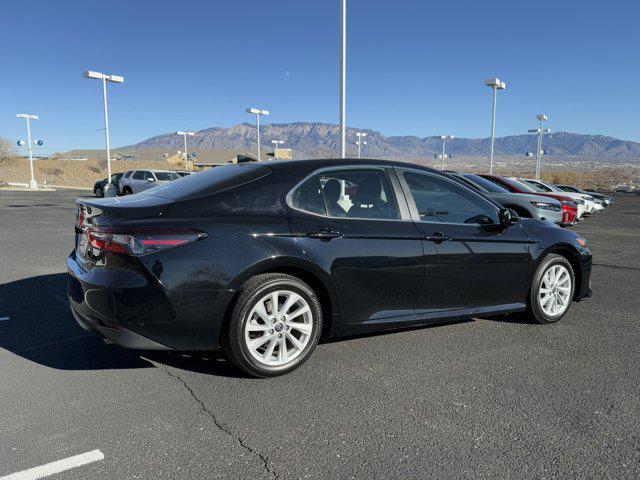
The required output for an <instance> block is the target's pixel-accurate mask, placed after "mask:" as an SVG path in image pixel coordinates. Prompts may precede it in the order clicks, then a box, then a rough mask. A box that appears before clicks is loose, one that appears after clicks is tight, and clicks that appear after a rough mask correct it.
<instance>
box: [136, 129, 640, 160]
mask: <svg viewBox="0 0 640 480" xmlns="http://www.w3.org/2000/svg"><path fill="white" fill-rule="evenodd" d="M356 131H358V132H365V133H366V134H367V137H366V142H367V145H365V146H364V148H363V156H372V157H401V158H421V157H431V156H433V155H434V154H435V153H438V152H439V151H441V148H442V140H440V137H437V136H434V137H424V138H420V137H416V136H395V137H387V136H385V135H383V134H382V133H380V132H377V131H375V130H367V129H353V128H348V129H347V138H348V143H349V146H348V153H349V154H350V155H355V153H356V152H357V150H356V148H357V147H356V145H355V139H356V135H355V133H356ZM260 135H261V143H262V144H263V146H264V148H265V149H266V150H268V151H270V149H271V143H270V141H271V140H274V139H278V140H284V142H285V143H284V145H283V147H284V148H291V149H293V153H294V156H295V157H296V158H302V157H319V156H326V155H335V154H336V152H338V151H339V139H340V132H339V126H338V125H334V124H328V123H309V122H298V123H283V124H267V125H263V126H261V129H260ZM255 145H256V129H255V126H254V125H250V124H248V123H242V124H240V125H234V126H233V127H230V128H221V127H213V128H207V129H205V130H200V131H199V132H196V135H195V136H194V137H190V138H189V149H190V150H196V151H197V150H198V149H201V150H243V151H247V150H252V149H254V148H255ZM181 147H182V138H181V137H179V136H178V135H176V134H175V133H173V132H172V133H165V134H162V135H158V136H156V137H151V138H149V139H147V140H144V141H142V142H140V143H137V144H135V145H130V146H129V147H123V148H128V149H134V150H138V149H155V150H157V149H166V150H179V149H180V148H181ZM535 148H536V136H535V135H512V136H508V137H500V138H496V141H495V151H496V155H522V154H524V153H525V152H527V151H535ZM544 148H545V150H548V151H549V154H550V155H552V156H580V157H588V158H596V157H615V158H618V159H628V160H632V159H633V160H637V159H640V143H636V142H631V141H625V140H618V139H616V138H613V137H606V136H604V135H582V134H579V133H568V132H559V133H551V134H547V135H545V137H544ZM488 151H489V138H455V139H453V140H449V141H447V153H452V154H454V155H458V156H478V155H487V153H488Z"/></svg>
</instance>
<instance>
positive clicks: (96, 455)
mask: <svg viewBox="0 0 640 480" xmlns="http://www.w3.org/2000/svg"><path fill="white" fill-rule="evenodd" d="M103 459H104V454H103V453H102V452H101V451H100V450H92V451H90V452H87V453H81V454H80V455H75V456H73V457H69V458H64V459H62V460H58V461H57V462H51V463H47V464H45V465H40V466H39V467H34V468H30V469H29V470H23V471H22V472H17V473H12V474H11V475H6V476H4V477H0V480H37V479H38V478H44V477H48V476H49V475H53V474H54V473H60V472H64V471H65V470H71V469H72V468H77V467H81V466H82V465H86V464H88V463H93V462H97V461H98V460H103Z"/></svg>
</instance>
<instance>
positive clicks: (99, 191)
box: [93, 187, 104, 198]
mask: <svg viewBox="0 0 640 480" xmlns="http://www.w3.org/2000/svg"><path fill="white" fill-rule="evenodd" d="M93 193H94V194H95V195H96V197H98V198H102V197H104V189H103V188H102V187H96V188H95V190H94V191H93Z"/></svg>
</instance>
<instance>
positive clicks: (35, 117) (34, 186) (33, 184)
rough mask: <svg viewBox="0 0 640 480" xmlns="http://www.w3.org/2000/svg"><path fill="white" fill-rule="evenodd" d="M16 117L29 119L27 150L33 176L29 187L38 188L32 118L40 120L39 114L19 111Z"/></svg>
mask: <svg viewBox="0 0 640 480" xmlns="http://www.w3.org/2000/svg"><path fill="white" fill-rule="evenodd" d="M16 118H24V119H25V120H26V121H27V142H28V143H27V150H28V151H29V169H30V170H31V178H30V179H29V188H32V189H35V188H38V182H36V178H35V176H34V174H33V153H32V151H31V149H32V144H31V120H38V118H40V117H38V115H30V114H28V113H18V114H17V115H16Z"/></svg>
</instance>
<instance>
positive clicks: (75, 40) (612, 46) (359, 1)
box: [0, 0, 640, 150]
mask: <svg viewBox="0 0 640 480" xmlns="http://www.w3.org/2000/svg"><path fill="white" fill-rule="evenodd" d="M639 15H640V5H639V3H638V2H637V1H632V0H626V1H619V0H608V1H607V2H602V1H592V0H583V1H577V0H555V1H551V0H538V1H535V2H531V1H526V2H525V1H520V0H510V1H503V2H498V3H491V2H481V1H477V0H474V1H471V0H469V1H462V0H448V1H437V2H436V1H427V0H395V1H394V0H386V1H382V0H348V54H347V58H348V69H347V75H348V91H347V98H348V101H347V123H348V125H349V126H352V127H359V128H373V129H376V130H380V131H381V132H383V133H384V134H386V135H404V134H412V135H418V136H429V135H439V134H441V133H452V134H454V135H456V136H460V137H465V136H469V137H486V136H488V133H489V116H490V107H491V92H490V90H489V89H488V88H486V87H485V86H484V85H483V80H484V79H485V78H488V77H491V76H495V75H498V76H500V77H501V78H502V79H503V80H505V81H506V82H507V86H508V89H507V90H506V91H504V92H500V94H499V98H498V118H497V128H496V135H497V136H503V135H510V134H519V133H523V132H526V130H527V129H528V128H533V127H535V126H536V125H535V115H536V114H537V113H542V112H544V113H548V114H549V117H550V121H549V125H548V126H549V127H550V128H551V129H552V130H553V131H571V132H579V133H592V134H605V135H611V136H615V137H618V138H622V139H629V140H636V141H640V129H638V119H639V116H640V61H638V47H639V46H640V33H639V32H640V29H638V27H637V19H638V18H639ZM3 17H4V21H3V26H2V29H1V30H0V44H1V45H3V47H4V48H3V55H2V58H1V61H0V65H1V67H0V136H4V137H8V138H10V139H12V140H15V139H17V138H20V137H23V136H24V124H23V121H18V119H16V118H15V114H16V113H21V112H27V113H36V114H39V115H40V120H38V121H37V122H35V124H34V127H33V131H34V137H37V138H44V140H45V141H46V143H47V148H48V149H51V150H66V149H71V148H93V147H102V145H103V131H102V130H101V129H102V104H101V93H100V82H98V81H95V80H87V79H84V78H82V72H83V70H86V69H94V70H98V71H104V72H108V73H116V74H121V75H124V76H125V78H126V83H125V84H123V85H113V84H112V85H110V87H109V100H110V109H111V122H110V124H111V125H110V128H111V141H112V145H114V146H120V145H127V144H131V143H135V142H137V141H140V140H143V139H145V138H147V137H149V136H152V135H156V134H159V133H164V132H170V131H175V130H177V129H193V130H198V129H203V128H207V127H210V126H230V125H234V124H237V123H240V122H244V121H253V120H252V119H251V118H250V117H249V115H247V114H245V113H244V108H245V107H247V106H259V107H261V108H266V109H269V110H270V111H271V112H272V114H271V116H270V117H269V118H268V121H269V122H274V123H283V122H293V121H321V122H333V123H337V122H338V72H339V70H338V68H339V64H338V53H339V21H338V20H339V0H296V1H292V0H271V1H264V0H263V1H257V0H245V1H199V2H191V1H183V2H176V1H172V2H167V1H164V0H156V1H138V0H136V1H131V0H130V1H122V0H108V1H102V2H97V1H90V0H87V1H74V0H55V1H54V0H48V1H45V0H42V1H34V0H20V1H17V0H13V1H11V2H7V3H5V5H3Z"/></svg>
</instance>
